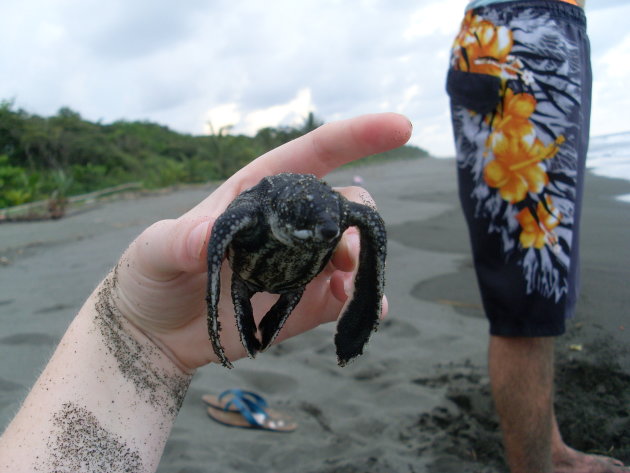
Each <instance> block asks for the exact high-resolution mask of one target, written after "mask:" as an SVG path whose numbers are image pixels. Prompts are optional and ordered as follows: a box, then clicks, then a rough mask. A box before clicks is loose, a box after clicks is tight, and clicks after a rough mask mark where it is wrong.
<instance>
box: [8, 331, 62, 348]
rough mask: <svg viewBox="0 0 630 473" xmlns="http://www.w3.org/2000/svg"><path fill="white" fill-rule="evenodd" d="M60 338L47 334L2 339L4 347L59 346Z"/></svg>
mask: <svg viewBox="0 0 630 473" xmlns="http://www.w3.org/2000/svg"><path fill="white" fill-rule="evenodd" d="M58 343H59V337H55V336H53V335H48V334H45V333H16V334H15V335H9V336H7V337H3V338H0V344H2V345H33V346H41V345H51V346H54V345H57V344H58Z"/></svg>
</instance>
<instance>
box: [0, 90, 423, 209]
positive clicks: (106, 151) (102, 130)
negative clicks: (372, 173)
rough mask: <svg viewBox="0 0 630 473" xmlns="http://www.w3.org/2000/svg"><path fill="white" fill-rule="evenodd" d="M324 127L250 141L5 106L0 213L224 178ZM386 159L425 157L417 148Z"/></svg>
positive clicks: (284, 130) (268, 131)
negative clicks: (128, 188)
mask: <svg viewBox="0 0 630 473" xmlns="http://www.w3.org/2000/svg"><path fill="white" fill-rule="evenodd" d="M322 123H323V122H321V121H320V120H319V119H318V118H316V117H315V116H314V115H313V114H312V113H311V114H309V116H308V117H307V118H306V119H305V121H304V123H303V124H301V125H300V126H296V127H268V128H263V129H261V130H259V131H258V132H257V133H256V135H255V136H253V137H252V136H245V135H233V134H230V133H229V131H230V130H229V128H227V127H226V128H222V129H220V130H218V131H216V132H214V133H212V134H209V135H190V134H184V133H178V132H175V131H173V130H171V129H169V128H168V127H166V126H163V125H159V124H157V123H152V122H148V121H124V120H121V121H116V122H113V123H111V124H102V123H94V122H90V121H88V120H85V119H83V118H82V117H81V115H80V114H79V113H78V112H76V111H73V110H71V109H70V108H67V107H63V108H61V109H59V111H58V112H57V113H56V114H55V115H53V116H50V117H41V116H38V115H34V114H31V113H28V112H26V111H25V110H22V109H16V108H15V107H14V103H13V102H12V101H3V102H0V208H3V207H9V206H14V205H19V204H23V203H27V202H32V201H36V200H43V199H51V198H52V199H55V198H56V199H63V198H66V197H68V196H72V195H77V194H83V193H86V192H92V191H96V190H99V189H104V188H108V187H112V186H116V185H120V184H124V183H128V182H140V183H141V185H142V187H143V188H145V189H155V188H161V187H166V186H171V185H176V184H182V183H201V182H206V181H208V180H219V179H225V178H227V177H229V176H230V175H231V174H233V173H234V172H235V171H237V170H238V169H240V168H241V167H243V165H245V164H247V163H248V162H249V161H251V160H252V159H254V158H255V157H257V156H259V155H261V154H263V153H265V152H266V151H269V150H270V149H273V148H275V147H277V146H280V145H282V144H283V143H286V142H288V141H291V140H293V139H295V138H297V137H299V136H301V135H303V134H305V133H308V132H309V131H311V130H314V129H315V128H317V127H318V126H320V125H322ZM386 154H387V155H388V156H386V158H387V157H389V158H401V157H421V156H426V155H428V153H427V152H426V151H424V150H422V149H421V148H418V147H414V146H405V147H403V148H401V149H398V150H394V151H391V152H388V153H386ZM379 158H383V157H382V156H381V157H379Z"/></svg>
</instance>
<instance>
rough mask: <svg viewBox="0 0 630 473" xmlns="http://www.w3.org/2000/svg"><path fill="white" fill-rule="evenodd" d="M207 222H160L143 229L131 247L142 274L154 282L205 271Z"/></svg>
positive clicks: (188, 220) (209, 223)
mask: <svg viewBox="0 0 630 473" xmlns="http://www.w3.org/2000/svg"><path fill="white" fill-rule="evenodd" d="M212 223H213V222H211V221H208V220H190V219H187V218H179V219H177V220H162V221H159V222H157V223H154V224H153V225H151V226H150V227H149V228H147V229H146V230H145V231H144V232H142V234H141V235H140V236H139V237H138V238H137V239H136V240H135V241H134V242H133V243H132V245H131V246H130V248H129V251H133V252H135V256H136V260H137V264H138V265H139V266H140V268H139V269H141V271H142V273H143V274H145V275H146V276H149V277H151V278H152V279H154V280H156V281H160V280H169V279H171V278H172V277H173V276H174V275H176V274H179V273H182V272H189V273H200V272H203V271H206V270H207V264H206V261H205V256H206V254H207V252H206V245H207V243H208V239H209V237H210V231H211V227H212Z"/></svg>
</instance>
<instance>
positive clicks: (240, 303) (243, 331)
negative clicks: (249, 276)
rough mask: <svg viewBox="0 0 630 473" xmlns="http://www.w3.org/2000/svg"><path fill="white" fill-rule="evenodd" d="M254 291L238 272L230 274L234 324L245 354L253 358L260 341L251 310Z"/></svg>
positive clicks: (257, 350) (258, 349)
mask: <svg viewBox="0 0 630 473" xmlns="http://www.w3.org/2000/svg"><path fill="white" fill-rule="evenodd" d="M253 295H254V291H251V290H250V289H249V288H248V287H247V284H245V281H243V280H242V279H241V278H240V277H239V275H238V274H236V273H233V274H232V302H233V303H234V314H235V315H236V326H237V327H238V333H239V335H240V337H241V343H242V344H243V347H244V348H245V351H246V352H247V356H249V357H250V358H254V357H255V356H256V353H258V352H259V351H260V341H259V340H258V338H256V330H257V329H256V322H255V321H254V312H253V310H252V303H251V298H252V296H253Z"/></svg>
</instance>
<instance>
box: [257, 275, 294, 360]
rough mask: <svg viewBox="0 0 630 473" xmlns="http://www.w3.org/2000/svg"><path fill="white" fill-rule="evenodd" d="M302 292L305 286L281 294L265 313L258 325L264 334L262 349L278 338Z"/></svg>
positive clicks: (262, 334)
mask: <svg viewBox="0 0 630 473" xmlns="http://www.w3.org/2000/svg"><path fill="white" fill-rule="evenodd" d="M302 294H304V287H301V288H299V289H296V290H295V291H292V292H286V293H284V294H281V295H280V298H279V299H278V300H277V301H276V303H275V304H274V305H273V306H272V307H271V309H269V312H267V313H266V314H265V316H264V317H263V319H262V320H261V321H260V324H259V326H258V328H259V329H260V332H261V336H262V344H261V347H260V349H261V350H265V349H266V348H267V347H268V346H269V345H271V344H272V343H273V341H274V340H275V339H276V337H277V336H278V333H280V330H282V327H283V326H284V323H285V322H286V321H287V319H288V318H289V315H291V312H293V309H294V308H295V306H296V305H298V302H300V299H301V298H302Z"/></svg>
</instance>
